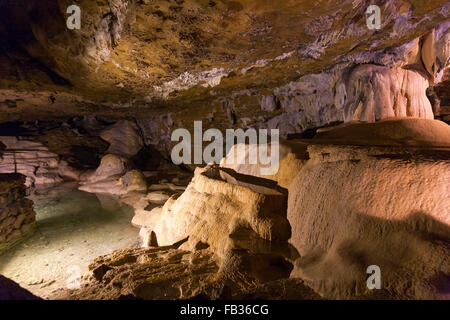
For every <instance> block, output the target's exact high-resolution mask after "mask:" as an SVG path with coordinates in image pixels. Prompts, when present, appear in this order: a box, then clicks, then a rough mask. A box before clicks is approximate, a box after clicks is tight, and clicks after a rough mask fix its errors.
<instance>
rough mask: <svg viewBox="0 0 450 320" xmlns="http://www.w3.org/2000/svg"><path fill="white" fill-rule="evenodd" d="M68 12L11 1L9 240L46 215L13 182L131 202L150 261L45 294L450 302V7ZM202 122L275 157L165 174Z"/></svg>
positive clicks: (135, 254)
mask: <svg viewBox="0 0 450 320" xmlns="http://www.w3.org/2000/svg"><path fill="white" fill-rule="evenodd" d="M369 2H370V5H376V6H378V7H379V9H380V12H381V13H382V15H381V17H380V21H379V22H380V23H379V26H377V27H376V28H371V27H370V26H369V24H368V13H367V11H366V10H367V9H368V5H369ZM68 5H69V3H68V1H66V0H57V1H54V0H41V1H35V2H30V1H27V0H16V1H6V2H0V111H2V112H1V113H0V173H2V174H3V173H9V175H4V176H3V179H4V181H0V188H3V189H4V190H3V189H2V190H3V191H1V192H0V206H2V208H3V211H2V213H1V216H0V242H2V241H3V242H5V241H8V242H9V241H10V240H12V239H15V238H16V237H18V236H20V235H22V234H23V233H24V232H25V231H26V229H27V228H30V226H31V225H32V223H33V221H34V220H33V219H34V213H33V211H32V208H31V203H30V202H29V200H27V199H25V198H24V187H23V186H22V183H23V182H24V179H25V178H24V177H23V176H19V175H18V174H17V173H20V174H23V175H24V176H25V177H26V186H27V187H41V186H42V187H43V186H46V187H49V186H53V187H54V186H57V185H58V184H60V183H62V182H64V181H67V180H72V181H73V182H74V185H75V188H78V189H79V190H82V191H85V192H89V193H95V194H96V195H97V198H98V200H99V201H100V203H101V205H102V206H103V208H109V209H117V208H119V207H121V206H122V207H125V206H126V207H127V208H128V207H129V208H132V209H133V210H134V217H133V219H132V221H131V223H132V224H133V225H134V226H136V227H137V228H138V229H139V235H140V236H141V239H142V243H141V245H142V247H139V248H128V249H125V250H120V251H116V252H112V253H111V254H108V255H106V256H102V257H99V258H97V259H96V260H95V261H93V263H92V265H91V267H90V273H89V274H88V275H84V276H83V286H82V288H81V289H80V290H78V291H77V290H65V289H62V288H61V289H60V290H58V291H57V292H55V293H54V295H53V297H55V298H73V299H185V298H205V299H206V298H211V299H222V298H223V299H237V298H262V299H265V298H278V297H280V298H292V299H305V298H310V299H320V298H327V299H360V298H361V299H365V298H367V299H379V298H384V299H387V298H388V299H441V298H443V297H444V298H445V297H448V287H449V282H448V279H449V274H450V252H449V245H448V244H449V241H450V231H449V226H450V218H449V217H450V216H449V214H450V203H449V196H448V195H449V194H450V189H449V188H450V176H449V172H450V155H449V150H450V126H449V125H448V123H450V89H449V88H450V22H449V19H450V3H449V2H448V1H446V0H433V1H414V0H390V1H387V0H373V1H362V0H344V1H340V2H338V1H327V0H316V1H307V0H297V1H278V2H276V3H275V2H273V1H272V2H271V1H258V0H246V1H239V0H237V1H225V0H217V1H216V0H214V1H199V0H174V1H172V0H171V1H146V0H145V1H136V0H98V1H89V0H79V1H76V6H78V7H79V8H80V10H81V17H80V18H81V23H80V28H75V29H74V28H68V25H67V23H66V19H67V18H68V15H67V11H66V9H67V6H68ZM197 121H201V123H202V130H203V132H205V131H206V130H208V129H216V131H215V132H219V133H221V134H223V133H225V132H226V130H228V129H242V130H246V129H252V130H261V129H264V130H266V131H267V132H268V134H269V136H270V135H271V134H272V136H271V139H270V140H271V141H275V140H276V141H278V139H275V137H277V138H278V137H280V143H279V145H270V146H266V145H265V146H261V141H259V144H256V143H254V142H252V141H251V139H248V140H250V141H248V143H247V141H245V140H244V141H242V140H241V141H239V139H238V144H236V145H234V146H231V149H230V146H228V145H227V146H225V145H223V149H221V147H222V146H221V145H219V148H218V149H215V152H217V150H219V151H220V152H222V150H224V151H225V153H224V154H225V156H224V157H223V159H222V161H220V163H219V164H218V163H214V164H211V162H208V161H206V160H205V161H204V162H203V163H201V161H200V162H196V163H195V164H192V163H183V164H179V163H177V165H175V164H173V163H172V161H171V160H172V159H171V151H172V149H173V146H174V145H175V143H176V142H177V141H175V139H174V140H172V133H173V132H174V131H175V130H177V129H182V130H183V132H184V133H186V134H191V135H192V136H194V126H195V124H194V123H198V122H197ZM273 130H279V134H277V133H275V131H273ZM200 140H201V139H200ZM210 141H211V140H210ZM211 142H212V141H211ZM214 142H215V141H214ZM202 143H205V140H203V141H200V142H199V141H197V140H196V139H191V140H190V142H189V146H197V147H198V146H199V144H202ZM201 147H205V145H204V144H203V145H201ZM261 148H263V150H261ZM202 151H204V149H202ZM261 151H262V152H263V153H264V151H266V152H265V153H266V154H271V155H272V154H273V155H277V157H276V160H275V163H270V165H269V164H267V163H264V161H262V159H261V158H260V157H261V156H260V153H259V152H261ZM183 152H184V151H183ZM186 152H187V151H186ZM192 154H193V153H192ZM192 154H190V155H192ZM222 155H223V154H222V153H221V154H220V155H219V156H218V157H219V159H220V158H221V157H222ZM236 155H237V157H238V158H239V160H238V158H235V156H236ZM253 155H257V161H256V163H251V161H250V159H251V158H252V157H253ZM174 163H175V162H174ZM269 168H271V169H274V170H270V171H269V170H268V169H269ZM1 178H2V177H0V180H1ZM11 184H12V186H11ZM2 186H3V187H2ZM32 189H33V188H32ZM55 190H58V189H55ZM55 192H57V191H55ZM97 198H95V197H94V199H95V200H96V199H97ZM2 203H3V204H2ZM22 211H23V212H22ZM130 218H131V217H130ZM135 236H136V237H137V231H136V234H135ZM369 266H378V267H379V268H380V270H381V274H382V280H381V281H382V289H380V290H371V289H369V288H368V286H367V282H366V280H367V268H368V267H369ZM446 288H447V289H446ZM446 290H447V291H446ZM446 295H447V296H446ZM275 296H276V297H275Z"/></svg>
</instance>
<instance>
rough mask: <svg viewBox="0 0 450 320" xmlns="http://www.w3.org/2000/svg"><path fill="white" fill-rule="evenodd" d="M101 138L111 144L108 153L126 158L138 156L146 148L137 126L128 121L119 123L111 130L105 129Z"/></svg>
mask: <svg viewBox="0 0 450 320" xmlns="http://www.w3.org/2000/svg"><path fill="white" fill-rule="evenodd" d="M100 137H101V138H102V139H103V140H106V141H108V142H109V143H110V146H109V148H108V150H107V151H106V152H107V153H111V154H117V155H120V156H122V157H125V158H131V157H132V156H134V155H136V154H137V153H138V152H139V150H141V149H142V147H143V146H144V142H143V140H142V137H141V135H140V133H139V130H138V127H137V125H136V124H135V123H134V122H131V121H128V120H120V121H118V122H117V123H116V124H114V125H113V126H112V127H111V128H107V129H105V130H104V131H103V132H102V133H101V134H100Z"/></svg>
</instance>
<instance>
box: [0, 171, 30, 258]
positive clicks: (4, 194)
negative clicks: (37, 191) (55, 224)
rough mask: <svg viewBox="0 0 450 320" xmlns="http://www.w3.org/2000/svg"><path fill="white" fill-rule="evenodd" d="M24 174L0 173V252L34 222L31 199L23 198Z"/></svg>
mask: <svg viewBox="0 0 450 320" xmlns="http://www.w3.org/2000/svg"><path fill="white" fill-rule="evenodd" d="M25 194H26V188H25V176H23V175H21V174H14V173H12V174H5V173H2V174H0V253H1V252H2V251H3V249H4V248H5V246H8V243H9V244H11V243H12V242H13V241H15V240H17V239H18V238H20V237H21V236H23V235H25V234H27V233H28V232H29V231H30V230H31V228H32V227H33V225H34V223H35V216H36V214H35V212H34V211H33V201H31V200H29V199H26V198H25Z"/></svg>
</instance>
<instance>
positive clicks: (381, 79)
mask: <svg viewBox="0 0 450 320" xmlns="http://www.w3.org/2000/svg"><path fill="white" fill-rule="evenodd" d="M427 87H428V80H427V79H426V78H425V77H423V76H422V75H421V74H420V73H418V72H416V71H412V70H405V69H400V68H393V69H390V68H387V67H383V66H375V65H360V66H358V67H356V68H355V69H354V70H353V71H352V72H351V74H350V76H349V80H348V81H347V84H346V92H347V102H346V104H345V106H344V113H345V114H344V120H345V121H351V120H361V121H368V122H375V121H378V120H381V119H386V118H393V117H413V118H424V119H433V118H434V116H433V111H432V109H431V104H430V101H429V100H428V98H427V96H426V94H425V93H426V89H427Z"/></svg>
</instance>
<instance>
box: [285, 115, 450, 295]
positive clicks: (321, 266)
mask: <svg viewBox="0 0 450 320" xmlns="http://www.w3.org/2000/svg"><path fill="white" fill-rule="evenodd" d="M380 125H381V126H380V127H381V128H383V124H382V123H380ZM400 127H401V126H400ZM366 129H367V131H366V133H367V135H366V137H365V138H366V139H368V138H369V136H370V135H371V134H372V132H377V131H376V130H375V131H373V130H371V129H372V128H371V127H370V126H367V127H366ZM384 130H386V127H385V129H384ZM447 130H448V128H447ZM349 132H350V131H349ZM327 135H328V136H330V137H333V134H332V131H330V132H327ZM348 138H350V137H347V139H348ZM377 138H378V137H377V136H376V134H375V137H374V141H378V140H377ZM313 140H314V139H313ZM324 140H325V139H324ZM399 141H402V140H401V137H400V140H399ZM325 142H326V140H325V141H324V142H321V144H317V145H310V146H308V153H309V155H310V158H311V159H310V160H308V162H307V163H306V164H305V165H304V166H303V167H302V169H301V171H300V172H299V173H298V174H297V175H296V177H295V179H294V180H293V181H292V183H291V185H290V188H289V204H288V219H289V222H290V224H291V226H292V238H291V239H290V243H291V244H292V245H294V246H295V247H296V249H298V251H299V254H300V256H301V258H299V259H298V260H297V261H296V262H295V268H294V271H293V272H292V274H291V276H294V277H301V278H302V279H303V280H305V281H306V283H307V284H308V285H309V286H311V287H312V288H314V289H315V290H316V291H317V292H319V293H320V294H322V295H325V296H326V297H331V298H350V297H354V296H357V295H364V294H367V293H368V290H367V287H366V279H367V277H368V275H366V273H365V271H366V268H367V267H368V266H369V265H378V266H379V267H380V268H381V274H382V277H381V279H382V287H383V288H384V289H386V290H387V291H388V292H390V294H391V295H393V296H398V297H402V298H403V299H404V298H415V299H433V298H439V297H442V296H445V289H442V288H445V287H446V286H448V280H446V278H445V276H444V277H442V275H445V274H449V272H450V269H449V268H450V251H449V247H448V242H449V239H450V229H449V225H450V220H449V215H448V213H449V212H450V202H449V197H448V194H449V192H450V189H449V186H450V184H449V181H450V176H449V175H448V174H449V173H450V167H449V165H450V162H449V160H450V154H449V151H448V150H449V149H434V150H433V149H420V148H406V147H400V146H398V147H389V146H384V147H382V146H380V147H370V146H367V147H356V146H336V145H330V144H325ZM330 270H333V272H332V273H330ZM446 281H447V282H446ZM443 290H444V291H443Z"/></svg>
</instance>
